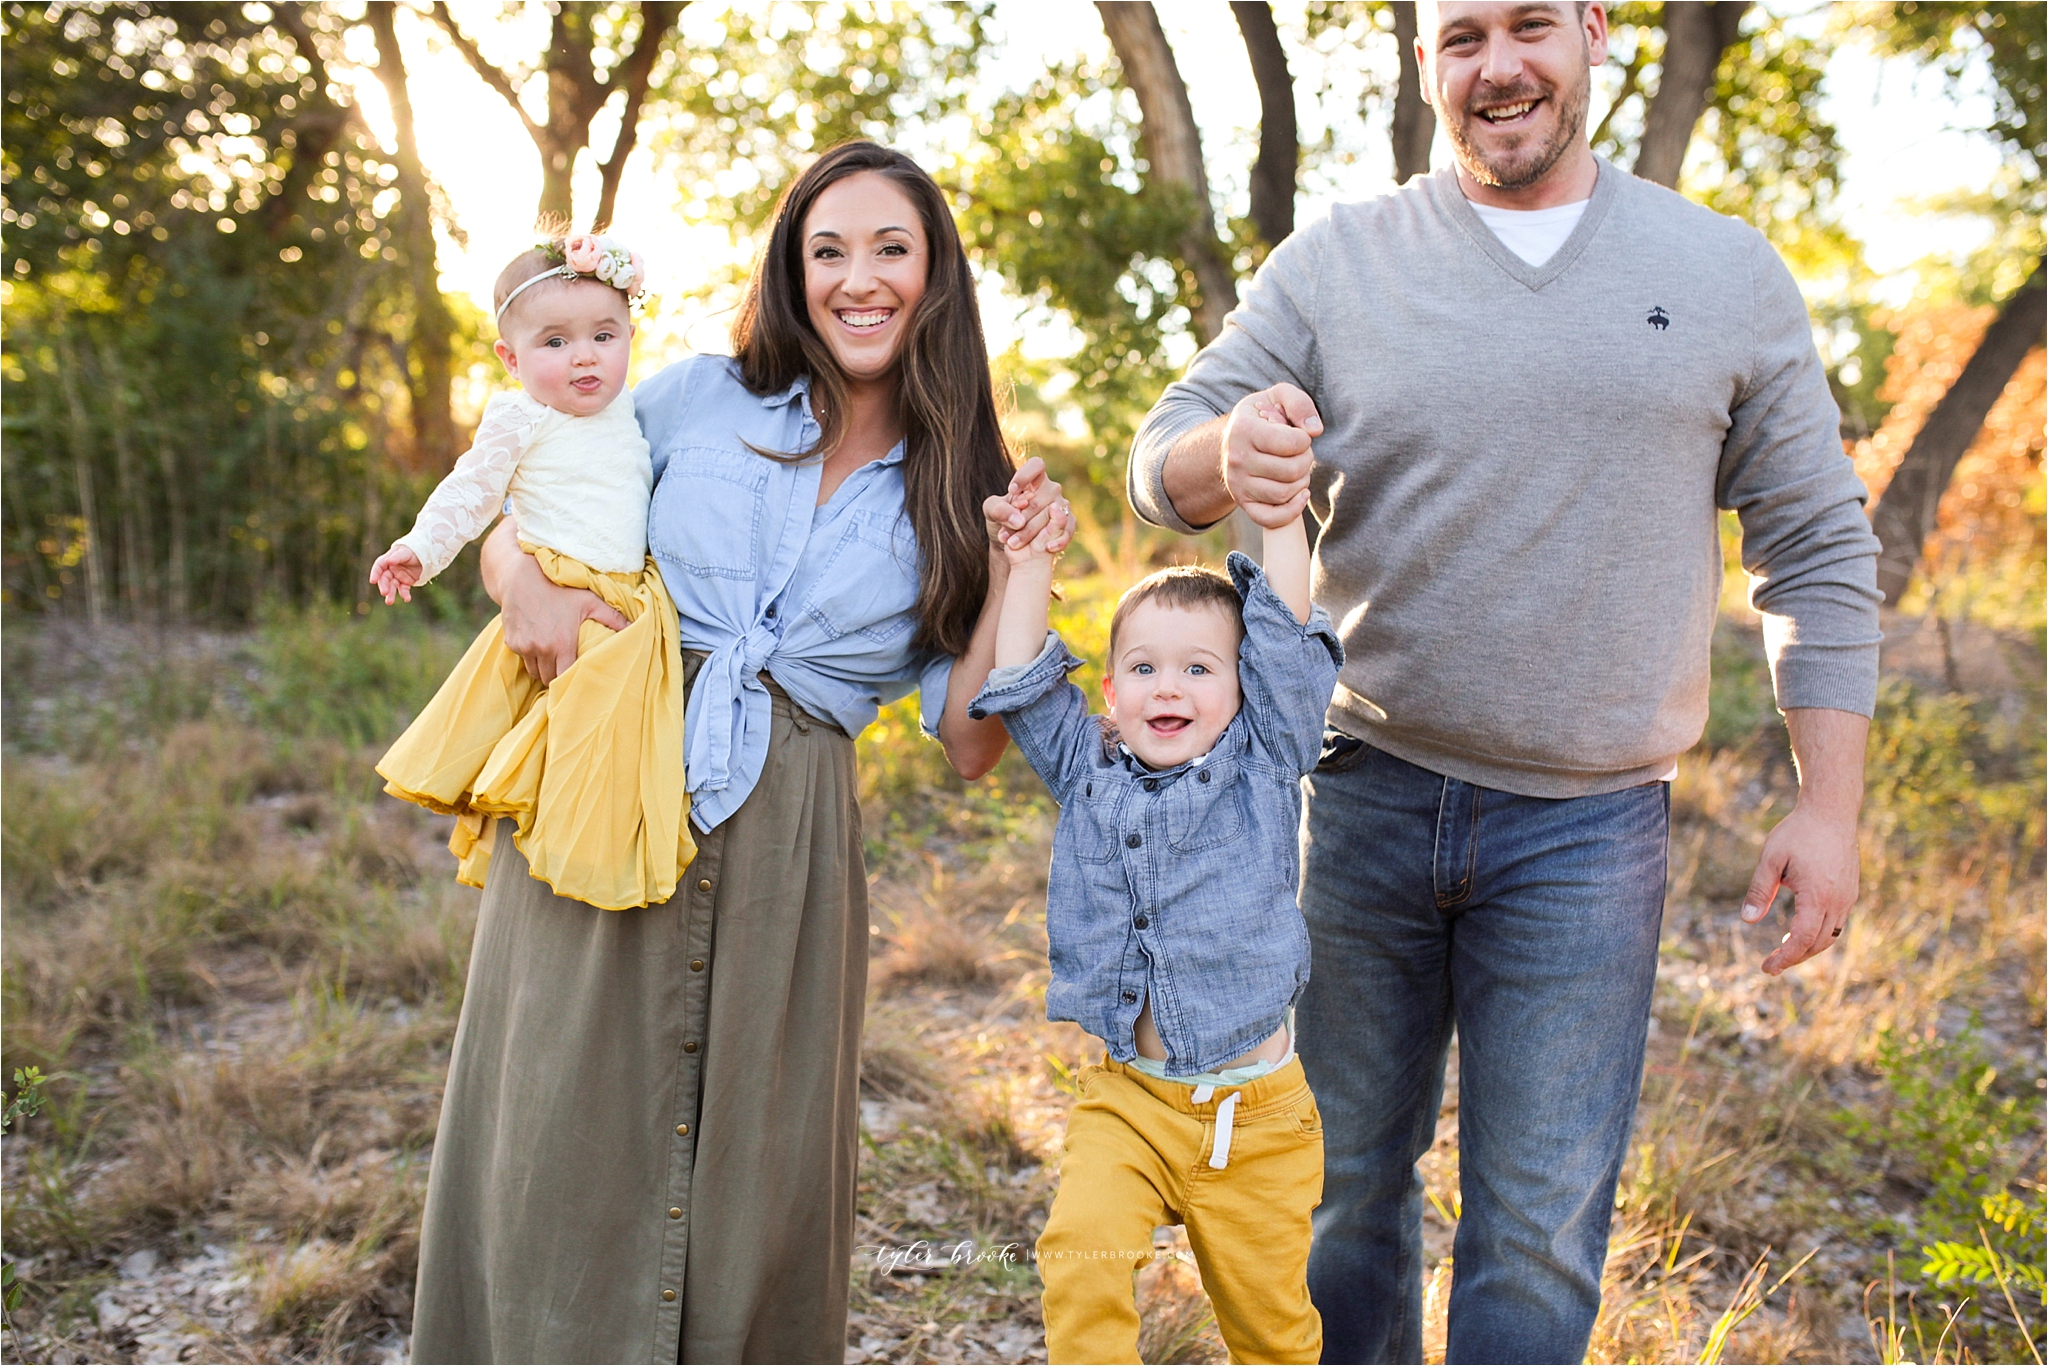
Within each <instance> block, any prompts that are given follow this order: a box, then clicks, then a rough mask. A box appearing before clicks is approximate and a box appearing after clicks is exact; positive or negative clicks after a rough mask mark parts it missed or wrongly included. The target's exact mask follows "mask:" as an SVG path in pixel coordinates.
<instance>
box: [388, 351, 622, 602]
mask: <svg viewBox="0 0 2048 1366" xmlns="http://www.w3.org/2000/svg"><path fill="white" fill-rule="evenodd" d="M653 490H654V467H653V465H652V463H651V462H650V461H649V459H648V448H647V440H646V438H645V437H643V436H641V435H640V423H639V421H638V419H637V418H635V417H634V415H633V394H632V391H631V390H622V391H621V392H620V394H619V396H618V398H616V399H614V400H613V401H612V404H611V406H610V407H608V408H606V409H605V410H604V411H603V412H601V413H593V414H591V415H590V416H589V417H576V416H573V415H571V414H569V413H563V412H557V411H556V410H555V409H553V408H550V407H548V406H547V405H546V404H545V403H542V402H541V401H540V400H539V399H536V398H533V397H531V396H530V395H528V394H527V393H525V392H524V391H523V390H512V391H510V392H507V393H502V394H498V395H496V396H494V397H493V398H492V399H491V401H490V403H489V404H488V405H486V407H485V408H484V415H483V420H482V421H480V422H478V423H477V428H476V441H475V442H474V443H473V444H472V445H471V446H470V448H469V449H468V450H467V451H465V452H463V454H462V458H461V459H459V460H457V461H456V462H455V468H454V469H453V470H452V471H450V472H449V475H448V477H447V478H446V479H443V480H442V481H441V483H440V486H439V487H437V488H436V489H435V490H434V492H433V494H432V495H431V496H429V497H428V499H427V505H426V506H425V507H423V508H421V509H420V515H419V517H418V519H417V520H415V521H414V522H413V525H412V530H411V531H409V532H407V533H406V534H405V535H404V536H402V537H400V538H399V540H398V544H399V545H402V546H405V547H407V548H408V549H410V550H411V551H412V553H413V554H415V555H417V556H419V557H420V564H421V565H422V567H423V570H424V572H423V573H422V574H421V576H420V582H421V583H425V582H426V581H427V580H428V579H431V578H433V577H434V576H435V575H436V574H438V573H440V572H441V571H442V570H443V569H446V568H447V567H448V565H449V564H450V562H452V561H453V560H454V559H455V556H456V553H457V552H458V551H460V550H461V549H462V547H463V546H465V545H467V544H469V543H470V542H471V541H473V540H475V539H476V538H477V537H478V536H480V535H482V534H483V531H484V528H486V527H488V526H489V525H490V524H491V519H492V518H493V517H495V516H496V515H497V513H498V509H499V508H500V507H501V506H503V504H504V502H505V499H506V497H507V496H508V495H509V496H510V498H511V500H512V512H513V515H514V516H516V517H518V519H519V539H520V540H522V541H525V542H527V543H528V544H530V545H544V546H546V547H547V548H548V549H550V550H553V551H556V552H557V553H559V554H563V555H568V556H570V557H572V558H574V559H578V560H581V561H583V563H585V564H587V565H589V566H590V567H591V568H592V569H599V570H603V571H605V572H606V573H611V574H629V573H634V572H637V571H638V570H640V569H643V568H645V567H646V564H647V503H648V499H649V497H650V496H651V495H652V493H653Z"/></svg>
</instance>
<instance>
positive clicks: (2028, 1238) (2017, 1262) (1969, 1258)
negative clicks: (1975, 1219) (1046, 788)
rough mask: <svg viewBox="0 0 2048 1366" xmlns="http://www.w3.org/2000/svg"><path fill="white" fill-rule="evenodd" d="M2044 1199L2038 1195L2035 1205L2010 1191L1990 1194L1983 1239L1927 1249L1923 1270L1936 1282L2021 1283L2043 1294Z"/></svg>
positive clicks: (2004, 1285)
mask: <svg viewBox="0 0 2048 1366" xmlns="http://www.w3.org/2000/svg"><path fill="white" fill-rule="evenodd" d="M2039 1204H2040V1202H2039V1199H2038V1196H2037V1198H2036V1207H2033V1208H2030V1207H2028V1206H2027V1205H2024V1204H2022V1203H2021V1202H2020V1201H2018V1200H2017V1199H2015V1198H2013V1196H2012V1195H2011V1194H2010V1193H2009V1192H2006V1191H1999V1192H1998V1193H1997V1194H1996V1195H1987V1196H1986V1197H1984V1202H1983V1210H1984V1222H1983V1223H1981V1224H1979V1225H1978V1226H1977V1232H1978V1242H1976V1243H1975V1244H1970V1243H1956V1242H1938V1243H1932V1244H1930V1245H1928V1246H1927V1247H1925V1248H1922V1249H1921V1251H1922V1252H1923V1253H1924V1254H1925V1255H1926V1257H1927V1262H1926V1265H1924V1266H1922V1267H1921V1268H1920V1270H1921V1274H1922V1275H1926V1276H1931V1277H1933V1279H1934V1283H1935V1284H1936V1285H1944V1286H1945V1285H1957V1284H1961V1285H1977V1286H1998V1287H2000V1288H2007V1287H2012V1286H2017V1287H2019V1288H2020V1289H2022V1290H2025V1291H2027V1292H2029V1293H2031V1294H2033V1295H2035V1296H2039V1295H2040V1294H2041V1293H2042V1290H2043V1288H2044V1274H2043V1268H2042V1261H2043V1257H2042V1246H2043V1245H2042V1242H2041V1238H2040V1233H2039V1230H2040V1228H2041V1210H2040V1208H2039ZM1994 1228H1995V1229H1997V1230H1999V1235H2000V1236H1999V1237H1998V1238H1996V1239H1993V1237H1992V1236H1991V1230H1992V1229H1994ZM2015 1253H2017V1254H2018V1255H2015Z"/></svg>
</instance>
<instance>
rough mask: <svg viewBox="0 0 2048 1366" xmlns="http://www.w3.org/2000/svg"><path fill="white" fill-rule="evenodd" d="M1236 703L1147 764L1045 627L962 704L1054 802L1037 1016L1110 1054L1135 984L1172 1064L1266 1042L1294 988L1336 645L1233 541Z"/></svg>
mask: <svg viewBox="0 0 2048 1366" xmlns="http://www.w3.org/2000/svg"><path fill="white" fill-rule="evenodd" d="M1229 563H1230V577H1231V580H1232V582H1234V583H1235V584H1236V585H1237V592H1238V597H1239V598H1240V599H1241V600H1242V602H1243V603H1244V640H1243V643H1241V644H1240V645H1239V646H1238V652H1237V678H1238V683H1239V686H1240V688H1241V690H1242V695H1243V702H1242V703H1241V704H1240V705H1239V707H1238V712H1237V715H1236V716H1234V717H1232V718H1231V720H1230V724H1229V725H1227V726H1225V727H1224V728H1223V734H1222V735H1221V736H1219V737H1217V740H1216V743H1215V745H1214V746H1213V747H1211V749H1210V750H1209V752H1208V753H1207V754H1205V755H1203V756H1201V757H1200V758H1198V759H1191V760H1189V761H1188V762H1186V763H1184V764H1180V765H1177V766H1176V767H1173V768H1164V769H1148V768H1146V767H1145V766H1144V765H1143V764H1140V763H1139V762H1138V761H1137V760H1136V759H1135V758H1132V757H1129V755H1128V752H1127V751H1125V750H1124V749H1123V747H1122V746H1121V745H1118V744H1115V743H1114V742H1113V741H1112V740H1111V738H1110V736H1109V735H1108V732H1107V731H1106V729H1105V727H1104V725H1103V718H1101V717H1096V716H1091V715H1089V714H1088V701H1087V699H1086V698H1085V697H1083V696H1082V694H1081V690H1080V689H1079V688H1077V687H1075V686H1074V684H1072V683H1071V682H1069V681H1068V680H1067V672H1068V671H1069V670H1070V669H1072V668H1074V667H1075V666H1076V665H1078V664H1079V663H1080V662H1081V661H1080V660H1078V659H1076V658H1074V656H1073V655H1072V654H1070V653H1068V651H1067V647H1066V646H1065V645H1063V644H1062V643H1061V642H1060V638H1059V636H1058V635H1056V634H1054V633H1052V632H1050V631H1048V632H1047V633H1046V638H1045V648H1044V649H1043V650H1041V651H1040V652H1039V654H1038V657H1037V658H1036V659H1034V660H1032V661H1031V662H1030V663H1029V664H1021V665H1013V666H1011V667H1009V668H1003V669H997V670H995V671H994V672H993V673H991V674H990V675H989V677H988V683H987V684H986V685H985V686H984V687H983V688H982V690H981V692H980V693H979V694H978V695H977V696H976V697H975V699H974V701H973V702H972V703H971V704H970V705H969V707H968V709H967V714H968V715H970V716H972V717H975V718H976V719H979V718H981V717H983V716H1001V717H1002V718H1003V724H1004V725H1005V726H1007V727H1008V728H1009V731H1010V738H1011V739H1013V740H1015V741H1016V742H1017V748H1018V749H1020V750H1022V751H1023V753H1024V757H1025V758H1026V759H1028V760H1030V761H1031V766H1032V767H1033V768H1034V769H1037V770H1038V776H1039V777H1041V778H1043V779H1045V785H1046V787H1048V788H1050V789H1051V791H1052V795H1053V798H1054V800H1056V801H1057V802H1059V804H1060V819H1059V824H1058V825H1057V826H1055V827H1054V829H1053V837H1052V870H1051V872H1050V874H1049V876H1048V879H1047V885H1046V896H1045V902H1046V904H1045V933H1046V939H1047V942H1048V946H1049V953H1048V956H1049V958H1050V959H1051V963H1052V981H1051V982H1050V983H1048V984H1047V986H1046V989H1045V1014H1046V1018H1047V1019H1052V1020H1072V1021H1074V1022H1075V1023H1077V1024H1079V1025H1080V1026H1081V1027H1082V1028H1083V1029H1085V1030H1087V1031H1088V1032H1089V1033H1090V1034H1093V1035H1095V1036H1096V1037H1097V1038H1099V1039H1101V1040H1102V1041H1103V1042H1104V1043H1105V1044H1107V1045H1108V1046H1109V1055H1110V1056H1111V1057H1112V1058H1115V1059H1116V1060H1117V1061H1118V1062H1129V1061H1131V1060H1132V1059H1133V1058H1135V1057H1137V1056H1138V1049H1137V1038H1136V1033H1135V1029H1136V1026H1137V1023H1138V1012H1139V1011H1140V1010H1141V1009H1142V1008H1143V1006H1144V1003H1145V1000H1146V998H1147V997H1150V998H1151V1001H1152V1020H1153V1023H1154V1024H1156V1025H1157V1026H1158V1027H1159V1037H1160V1039H1161V1040H1162V1041H1164V1043H1165V1044H1166V1070H1167V1072H1168V1074H1169V1075H1172V1076H1176V1077H1191V1076H1194V1075H1196V1074H1197V1073H1201V1072H1209V1071H1213V1070H1214V1069H1216V1068H1218V1067H1221V1066H1222V1065H1223V1064H1224V1063H1226V1062H1228V1061H1230V1060H1231V1059H1232V1058H1235V1057H1237V1056H1239V1055H1240V1054H1242V1053H1245V1052H1247V1051H1249V1050H1250V1049H1251V1048H1252V1047H1253V1046H1254V1045H1256V1044H1258V1043H1259V1042H1260V1041H1262V1040H1264V1039H1267V1038H1270V1037H1271V1036H1272V1035H1273V1033H1274V1031H1275V1030H1277V1029H1279V1028H1280V1025H1281V1022H1282V1021H1283V1020H1285V1019H1286V1017H1287V1009H1288V1007H1289V1006H1291V1005H1293V1004H1294V1002H1295V999H1296V998H1297V997H1298V996H1300V994H1301V989H1302V988H1303V987H1304V986H1306V985H1307V984H1308V968H1309V959H1308V927H1307V926H1306V925H1305V924H1304V923H1303V921H1302V918H1301V912H1300V910H1299V909H1297V908H1296V905H1295V896H1296V893H1297V891H1298V890H1299V882H1300V864H1301V860H1300V856H1299V850H1298V846H1297V843H1296V841H1297V838H1298V835H1297V831H1298V830H1299V827H1300V824H1301V776H1302V775H1303V774H1304V773H1307V772H1309V771H1310V770H1311V769H1313V768H1314V767H1315V766H1316V759H1317V757H1318V755H1319V754H1320V753H1321V752H1322V741H1323V713H1324V712H1325V711H1326V710H1327V709H1328V708H1329V705H1330V694H1331V693H1332V692H1333V691H1334V690H1335V689H1336V686H1337V670H1338V667H1339V666H1340V665H1342V664H1343V662H1344V647H1343V646H1342V645H1340V644H1338V643H1337V633H1336V631H1334V630H1333V629H1332V628H1331V626H1330V618H1329V615H1328V614H1327V613H1325V612H1324V611H1323V609H1322V608H1320V607H1318V608H1315V609H1314V610H1313V611H1311V612H1310V613H1309V619H1308V621H1307V623H1306V624H1304V623H1302V622H1298V621H1296V620H1295V619H1294V612H1293V611H1292V609H1290V608H1289V607H1288V606H1287V604H1286V603H1284V602H1282V601H1281V600H1280V598H1279V596H1278V595H1277V594H1275V593H1274V592H1273V589H1272V586H1271V585H1270V584H1268V583H1267V582H1266V576H1265V574H1264V573H1263V572H1262V571H1261V570H1260V569H1259V567H1258V566H1257V565H1256V564H1254V563H1252V561H1250V560H1249V559H1247V558H1245V557H1244V556H1243V555H1236V554H1233V555H1232V556H1231V557H1230V561H1229Z"/></svg>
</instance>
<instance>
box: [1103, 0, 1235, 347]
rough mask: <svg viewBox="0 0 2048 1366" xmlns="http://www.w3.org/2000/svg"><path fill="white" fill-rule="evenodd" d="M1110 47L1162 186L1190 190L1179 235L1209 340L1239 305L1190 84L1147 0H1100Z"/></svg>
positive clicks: (1200, 330)
mask: <svg viewBox="0 0 2048 1366" xmlns="http://www.w3.org/2000/svg"><path fill="white" fill-rule="evenodd" d="M1095 8H1096V10H1097V12H1099V13H1100V14H1101V15H1102V27H1103V29H1104V31H1106V32H1107V33H1108V34H1109V45H1110V46H1111V47H1113V48H1115V49H1116V58H1117V61H1118V62H1119V63H1120V64H1121V65H1122V66H1123V70H1124V79H1125V80H1126V81H1129V82H1130V85H1131V89H1132V91H1133V92H1135V93H1136V94H1137V96H1138V109H1139V111H1140V113H1141V114H1142V115H1143V117H1144V120H1145V127H1144V135H1143V136H1144V146H1145V159H1146V160H1147V161H1148V162H1150V163H1151V174H1152V176H1153V178H1155V179H1156V180H1157V181H1158V182H1159V183H1160V184H1163V185H1171V186H1174V187H1176V188H1178V189H1179V190H1181V191H1182V192H1183V193H1185V194H1186V195H1187V196H1188V199H1189V201H1190V208H1191V209H1192V211H1193V222H1192V223H1190V224H1189V226H1188V230H1187V232H1186V233H1185V234H1183V235H1182V237H1181V255H1182V257H1183V258H1184V259H1185V261H1186V262H1187V266H1188V268H1189V270H1191V271H1192V272H1193V273H1194V276H1195V289H1196V291H1197V297H1196V300H1195V306H1194V308H1193V309H1192V310H1190V311H1191V312H1192V313H1193V314H1194V319H1195V332H1196V334H1197V335H1198V336H1200V337H1201V339H1202V341H1203V343H1204V344H1207V343H1209V342H1212V341H1214V340H1216V338H1217V337H1218V336H1219V335H1221V333H1222V331H1223V318H1224V315H1226V314H1227V313H1229V312H1230V310H1231V309H1232V308H1234V307H1236V306H1237V277H1236V274H1235V272H1233V271H1232V270H1231V268H1230V262H1229V261H1228V260H1227V259H1226V258H1225V256H1224V254H1223V245H1222V243H1221V242H1219V241H1218V240H1217V238H1216V210H1215V207H1214V206H1213V205H1212V204H1211V203H1210V202H1209V174H1208V171H1207V170H1206V169H1204V167H1203V165H1202V136H1201V133H1200V131H1199V130H1198V129H1197V128H1196V127H1195V111H1194V106H1193V105H1191V104H1189V103H1188V87H1187V83H1186V82H1184V81H1182V80H1181V78H1180V68H1179V67H1177V66H1175V65H1174V61H1173V49H1172V48H1171V47H1169V46H1168V45H1167V42H1166V31H1165V30H1164V29H1162V28H1161V27H1160V26H1159V15H1158V13H1157V12H1156V11H1154V10H1153V8H1152V6H1151V4H1150V3H1149V0H1096V5H1095Z"/></svg>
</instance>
